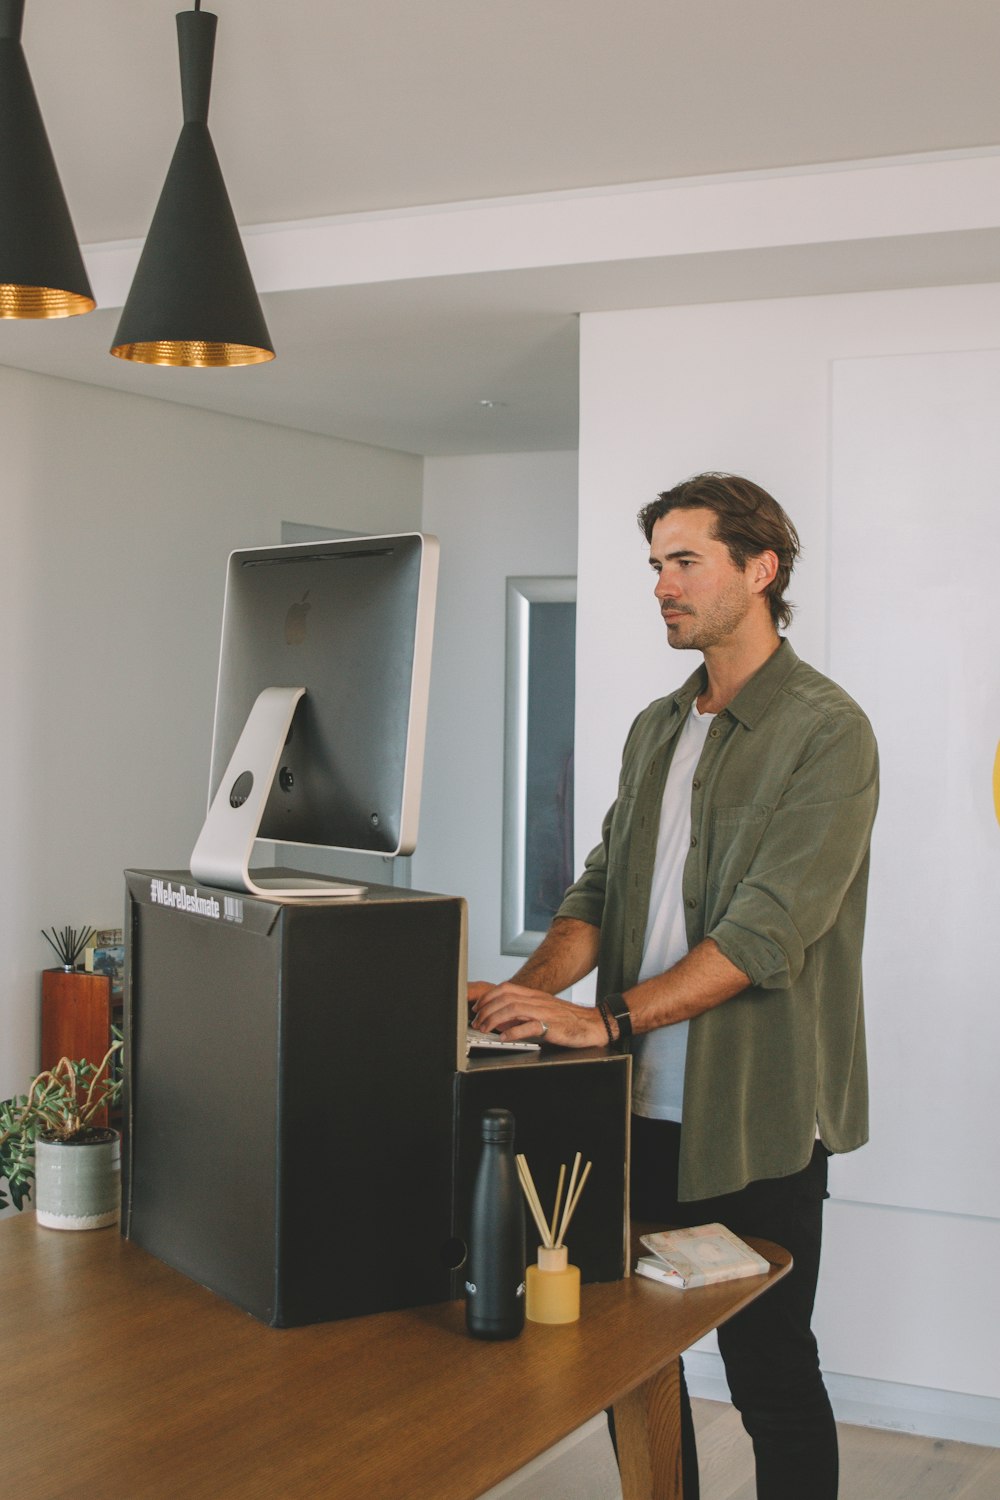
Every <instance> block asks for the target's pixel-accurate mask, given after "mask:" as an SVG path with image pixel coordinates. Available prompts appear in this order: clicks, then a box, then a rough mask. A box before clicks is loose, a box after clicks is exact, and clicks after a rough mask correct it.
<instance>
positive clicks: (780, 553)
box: [638, 474, 802, 629]
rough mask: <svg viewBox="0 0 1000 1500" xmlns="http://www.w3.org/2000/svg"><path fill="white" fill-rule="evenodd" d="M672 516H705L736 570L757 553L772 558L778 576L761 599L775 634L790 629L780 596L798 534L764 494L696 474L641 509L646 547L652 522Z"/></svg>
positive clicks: (735, 478)
mask: <svg viewBox="0 0 1000 1500" xmlns="http://www.w3.org/2000/svg"><path fill="white" fill-rule="evenodd" d="M672 510H710V511H711V512H712V514H713V516H714V517H715V528H714V535H715V538H716V540H717V541H720V542H724V543H725V545H726V547H727V548H728V550H729V556H730V557H731V558H732V560H733V563H734V565H735V566H736V567H737V568H745V567H746V565H747V563H748V562H749V561H750V559H751V558H752V557H758V556H759V555H760V553H761V552H774V553H775V554H776V556H777V559H778V571H777V573H776V574H775V576H774V578H773V580H772V582H771V583H770V584H769V585H768V587H767V589H766V590H765V591H764V596H765V598H766V599H767V602H768V606H769V608H770V610H771V619H772V620H773V621H774V624H775V626H776V628H778V629H783V628H785V627H787V626H788V625H789V624H790V622H791V618H792V608H793V606H792V604H791V602H790V601H789V600H787V599H786V598H785V597H784V593H785V590H786V588H787V587H788V580H789V579H790V578H791V576H792V569H793V568H794V566H795V559H796V558H797V557H798V555H799V553H800V551H801V550H802V549H801V546H800V544H799V536H798V532H797V531H796V530H795V527H794V526H793V525H792V523H791V521H790V520H789V519H788V517H787V516H786V515H785V512H784V511H783V510H782V508H781V506H780V505H779V504H778V502H777V500H775V499H774V497H773V496H772V495H769V494H768V493H767V490H762V489H761V487H760V485H759V484H754V483H753V482H752V480H749V479H741V478H740V476H739V475H738V474H696V475H695V476H694V478H693V479H685V480H684V481H683V482H682V483H681V484H676V485H674V487H673V489H672V490H664V491H663V493H662V495H658V496H657V498H656V499H655V500H651V501H650V502H649V504H648V505H644V506H643V508H642V510H641V511H640V512H639V517H638V520H639V529H640V530H641V531H643V532H644V533H645V536H646V540H647V542H649V541H652V538H653V527H654V526H655V525H656V522H657V521H658V520H659V519H660V518H661V516H665V515H667V513H668V512H669V511H672Z"/></svg>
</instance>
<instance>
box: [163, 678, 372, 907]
mask: <svg viewBox="0 0 1000 1500" xmlns="http://www.w3.org/2000/svg"><path fill="white" fill-rule="evenodd" d="M305 691H306V690H305V688H301V687H293V688H285V687H269V688H265V689H264V691H263V692H262V693H261V694H260V695H259V696H258V698H257V701H256V703H255V704H254V706H253V708H252V709H251V710H250V713H249V715H248V717H247V721H246V724H245V725H244V727H243V733H242V734H241V735H240V737H239V740H238V741H237V744H236V749H235V750H234V751H233V754H232V758H231V759H230V762H229V765H228V766H227V767H226V771H225V774H224V776H223V777H222V780H221V781H220V782H219V787H218V791H217V792H216V794H215V796H214V797H213V798H212V805H211V807H210V808H209V810H208V817H207V818H206V819H205V822H204V824H203V825H202V830H201V833H200V834H199V835H198V842H197V843H196V844H195V846H194V851H193V853H192V855H191V874H192V875H193V876H194V878H195V880H200V881H201V882H202V883H203V884H204V885H215V886H221V887H222V889H223V890H229V891H246V892H248V893H249V894H250V895H251V896H264V897H271V898H274V897H275V896H278V897H281V898H286V897H296V896H297V897H300V898H307V899H309V900H311V901H357V900H360V898H361V897H362V896H364V895H365V894H366V893H367V890H368V887H367V886H366V885H353V884H350V883H349V882H347V881H337V880H334V879H332V878H331V879H326V878H324V877H323V876H321V875H306V874H304V873H303V874H301V875H287V876H285V875H281V876H279V875H275V876H274V877H273V878H272V877H270V876H268V875H266V874H265V873H264V872H263V871H260V870H256V871H255V872H254V874H253V875H252V876H251V874H250V859H251V856H252V855H253V847H254V844H255V843H256V842H257V835H258V832H259V830H260V825H261V819H262V818H263V816H264V809H265V807H266V805H267V799H268V796H269V794H270V791H271V786H272V784H273V782H274V778H275V776H276V774H277V771H278V762H279V760H280V758H281V752H282V750H283V749H284V746H285V742H286V741H287V739H288V733H289V730H290V729H291V727H292V720H293V718H294V717H295V710H296V708H297V707H298V705H299V701H300V700H301V699H302V698H303V697H304V696H305Z"/></svg>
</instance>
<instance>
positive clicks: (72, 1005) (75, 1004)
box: [40, 969, 122, 1128]
mask: <svg viewBox="0 0 1000 1500" xmlns="http://www.w3.org/2000/svg"><path fill="white" fill-rule="evenodd" d="M121 1015H122V1005H121V996H120V995H115V994H113V993H112V989H111V980H110V978H109V977H108V975H107V974H85V973H83V972H82V971H79V970H66V969H45V970H43V972H42V1045H41V1059H40V1063H41V1068H42V1069H45V1068H52V1067H54V1066H55V1064H56V1063H57V1062H58V1061H59V1059H60V1058H61V1057H68V1058H71V1059H72V1060H73V1061H74V1062H75V1061H76V1060H77V1059H78V1058H85V1059H86V1060H87V1062H92V1063H93V1064H94V1066H95V1067H96V1066H97V1065H98V1063H100V1061H101V1059H102V1058H103V1057H104V1054H105V1053H106V1052H107V1050H108V1048H109V1047H110V1045H111V1041H112V1037H111V1027H112V1025H120V1024H121ZM107 1113H108V1112H107V1110H104V1111H102V1112H101V1113H100V1114H98V1115H96V1116H95V1118H94V1124H95V1125H107V1124H109V1123H110V1124H111V1125H113V1126H115V1127H116V1128H117V1126H118V1124H119V1123H120V1122H119V1121H118V1120H116V1119H112V1120H110V1121H109V1120H108V1118H107ZM116 1113H117V1111H116Z"/></svg>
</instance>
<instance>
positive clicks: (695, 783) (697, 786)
mask: <svg viewBox="0 0 1000 1500" xmlns="http://www.w3.org/2000/svg"><path fill="white" fill-rule="evenodd" d="M691 785H692V786H693V787H694V789H695V791H697V790H698V788H699V787H700V786H701V782H700V781H699V780H698V778H697V776H696V777H695V779H694V780H693V781H692V783H691Z"/></svg>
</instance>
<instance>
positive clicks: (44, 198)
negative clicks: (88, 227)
mask: <svg viewBox="0 0 1000 1500" xmlns="http://www.w3.org/2000/svg"><path fill="white" fill-rule="evenodd" d="M23 21H24V0H0V318H68V317H72V316H73V314H74V313H85V312H90V310H91V308H93V307H94V305H95V304H94V294H93V292H92V291H91V289H90V282H89V281H88V279H87V272H86V270H85V269H84V265H83V256H82V255H81V254H80V246H79V245H78V244H77V241H76V235H75V233H74V231H73V221H72V219H71V218H70V215H69V209H68V207H67V206H66V199H65V196H64V194H63V190H62V185H61V183H60V181H59V173H58V171H57V170H56V164H55V159H54V157H53V155H52V150H51V147H50V146H49V138H48V136H47V135H46V134H45V125H44V124H43V122H42V113H41V110H40V109H39V108H38V100H37V98H36V97H35V90H34V88H33V87H32V83H31V75H30V73H29V72H28V64H27V62H26V61H25V57H24V49H23V47H22V46H21V25H22V22H23Z"/></svg>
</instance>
